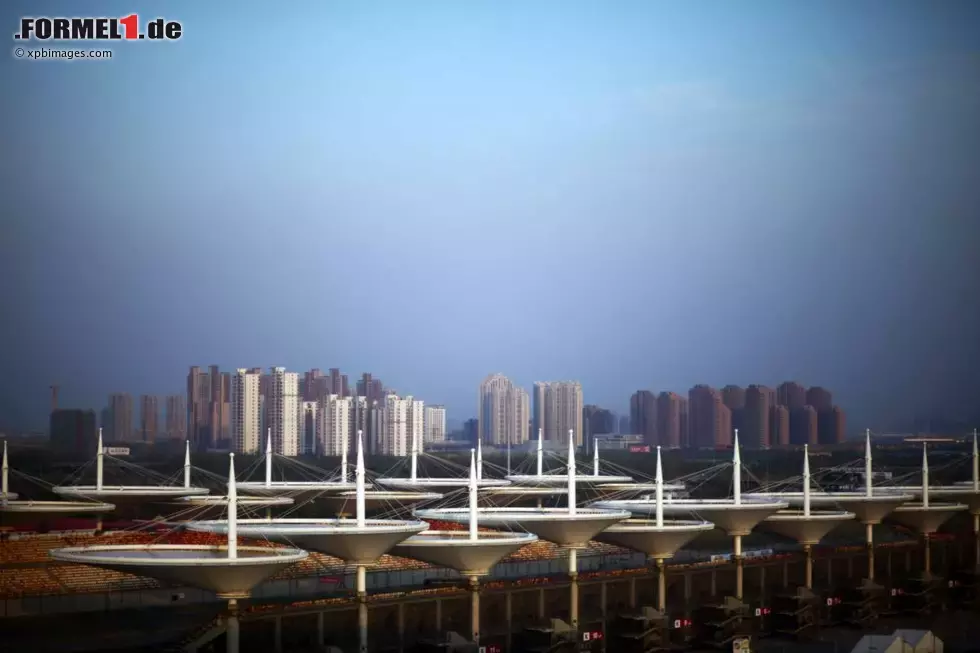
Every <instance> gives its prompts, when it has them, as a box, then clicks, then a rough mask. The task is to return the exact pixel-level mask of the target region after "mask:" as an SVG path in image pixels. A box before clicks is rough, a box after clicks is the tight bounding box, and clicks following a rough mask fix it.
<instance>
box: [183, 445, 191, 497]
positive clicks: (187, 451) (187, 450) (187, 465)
mask: <svg viewBox="0 0 980 653" xmlns="http://www.w3.org/2000/svg"><path fill="white" fill-rule="evenodd" d="M190 486H191V441H190V440H187V441H186V442H185V444H184V487H190Z"/></svg>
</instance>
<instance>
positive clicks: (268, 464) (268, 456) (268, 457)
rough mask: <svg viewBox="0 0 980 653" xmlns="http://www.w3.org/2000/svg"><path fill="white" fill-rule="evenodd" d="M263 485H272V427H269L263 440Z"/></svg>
mask: <svg viewBox="0 0 980 653" xmlns="http://www.w3.org/2000/svg"><path fill="white" fill-rule="evenodd" d="M265 486H266V487H271V486H272V427H269V431H268V434H267V435H266V440H265Z"/></svg>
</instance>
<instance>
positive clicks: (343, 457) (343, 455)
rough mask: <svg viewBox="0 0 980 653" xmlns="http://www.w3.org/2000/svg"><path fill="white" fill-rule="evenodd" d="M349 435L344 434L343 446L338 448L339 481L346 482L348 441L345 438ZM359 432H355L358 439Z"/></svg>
mask: <svg viewBox="0 0 980 653" xmlns="http://www.w3.org/2000/svg"><path fill="white" fill-rule="evenodd" d="M348 437H349V436H347V435H345V436H344V448H343V449H341V450H340V482H341V483H346V482H347V450H348V449H349V448H350V442H349V441H348V440H347V438H348ZM360 437H361V432H360V431H358V432H357V438H358V440H360Z"/></svg>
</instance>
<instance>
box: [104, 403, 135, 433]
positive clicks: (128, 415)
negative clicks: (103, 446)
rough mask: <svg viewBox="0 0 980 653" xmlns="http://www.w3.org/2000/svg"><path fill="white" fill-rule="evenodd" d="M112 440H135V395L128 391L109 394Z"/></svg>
mask: <svg viewBox="0 0 980 653" xmlns="http://www.w3.org/2000/svg"><path fill="white" fill-rule="evenodd" d="M108 408H109V426H110V428H109V432H108V433H107V434H106V435H108V439H109V441H110V442H132V441H133V397H132V395H129V394H126V393H116V394H111V395H109V406H108Z"/></svg>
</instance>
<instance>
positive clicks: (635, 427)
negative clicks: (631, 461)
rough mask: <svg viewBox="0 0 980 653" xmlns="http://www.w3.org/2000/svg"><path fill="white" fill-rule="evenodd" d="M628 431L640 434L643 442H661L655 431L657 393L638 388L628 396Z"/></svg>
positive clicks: (650, 443) (656, 443) (654, 444)
mask: <svg viewBox="0 0 980 653" xmlns="http://www.w3.org/2000/svg"><path fill="white" fill-rule="evenodd" d="M630 431H631V432H632V434H633V435H642V436H643V443H644V444H649V445H651V446H657V445H658V444H661V442H660V438H659V437H658V433H657V395H655V394H654V393H652V392H650V391H649V390H638V391H636V392H634V393H633V396H631V397H630Z"/></svg>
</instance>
